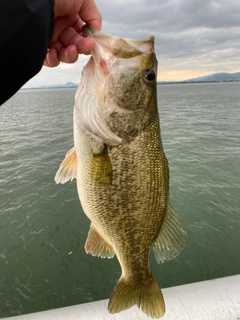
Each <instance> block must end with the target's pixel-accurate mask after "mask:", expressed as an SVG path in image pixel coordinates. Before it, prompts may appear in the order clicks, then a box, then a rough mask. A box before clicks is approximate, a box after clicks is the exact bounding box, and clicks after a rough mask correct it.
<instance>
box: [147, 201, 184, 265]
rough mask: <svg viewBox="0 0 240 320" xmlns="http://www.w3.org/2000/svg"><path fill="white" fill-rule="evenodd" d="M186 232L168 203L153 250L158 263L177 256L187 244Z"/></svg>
mask: <svg viewBox="0 0 240 320" xmlns="http://www.w3.org/2000/svg"><path fill="white" fill-rule="evenodd" d="M185 237H186V232H185V231H184V229H183V226H182V223H181V221H180V219H179V218H178V216H177V215H176V213H175V212H174V210H173V208H172V206H171V205H170V204H168V206H167V212H166V215H165V218H164V221H163V224H162V227H161V229H160V232H159V234H158V236H157V238H156V239H155V242H154V243H153V252H154V254H155V258H156V260H157V263H163V262H165V261H169V260H171V259H173V258H175V257H176V256H177V255H178V254H179V253H180V252H181V251H182V249H183V247H184V246H185V243H186V240H185Z"/></svg>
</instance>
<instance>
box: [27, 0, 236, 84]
mask: <svg viewBox="0 0 240 320" xmlns="http://www.w3.org/2000/svg"><path fill="white" fill-rule="evenodd" d="M96 3H97V5H98V7H99V9H100V12H101V14H102V17H103V31H105V32H108V33H111V34H113V35H118V36H122V37H127V38H136V39H142V38H147V37H149V36H150V35H154V36H155V51H156V54H157V58H158V61H159V79H160V80H184V79H188V78H189V77H191V74H194V76H196V75H197V76H201V75H205V74H210V73H214V72H224V71H225V72H234V71H239V70H240V58H239V57H240V1H239V0H232V1H231V2H229V0H216V1H213V0H201V1H200V0H161V1H160V0H115V1H112V0H96ZM85 63H86V57H83V56H81V57H80V58H79V61H78V62H77V63H75V64H74V65H72V66H71V65H68V66H59V67H58V68H56V69H51V70H50V69H48V70H46V68H44V69H43V70H42V71H41V72H40V74H39V75H38V76H37V77H35V78H34V80H32V81H38V82H41V81H43V80H44V81H48V82H49V81H51V83H56V81H57V83H58V82H60V81H62V83H64V82H67V81H73V82H78V81H79V79H80V76H79V74H80V71H81V69H82V67H83V65H84V64H85ZM166 76H167V78H164V77H166ZM37 79H39V80H37ZM40 80H41V81H40Z"/></svg>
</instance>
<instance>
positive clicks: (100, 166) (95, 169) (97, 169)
mask: <svg viewBox="0 0 240 320" xmlns="http://www.w3.org/2000/svg"><path fill="white" fill-rule="evenodd" d="M92 154H93V159H92V177H93V179H94V181H95V182H97V183H103V184H111V183H112V164H111V160H110V158H109V155H108V151H107V147H106V146H105V145H104V144H103V145H102V148H101V150H100V151H99V150H97V151H96V150H92Z"/></svg>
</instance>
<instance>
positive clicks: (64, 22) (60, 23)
mask: <svg viewBox="0 0 240 320" xmlns="http://www.w3.org/2000/svg"><path fill="white" fill-rule="evenodd" d="M72 25H76V26H77V27H78V29H79V28H81V27H82V25H83V22H81V20H80V18H79V16H78V15H75V16H65V17H60V18H57V19H55V20H54V32H53V35H52V39H51V42H57V41H58V38H59V35H60V34H61V33H62V32H63V31H64V30H65V29H67V28H68V27H69V26H72Z"/></svg>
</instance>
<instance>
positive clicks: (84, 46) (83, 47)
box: [59, 27, 95, 54]
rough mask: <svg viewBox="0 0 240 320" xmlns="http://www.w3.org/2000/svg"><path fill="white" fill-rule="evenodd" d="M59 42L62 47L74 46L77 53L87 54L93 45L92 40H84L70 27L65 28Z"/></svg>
mask: <svg viewBox="0 0 240 320" xmlns="http://www.w3.org/2000/svg"><path fill="white" fill-rule="evenodd" d="M59 40H60V42H61V43H62V45H63V46H64V47H68V46H70V45H72V44H74V45H75V46H76V47H77V51H78V53H79V54H80V53H84V54H87V53H88V52H89V51H90V50H92V48H93V47H94V45H95V41H94V39H92V38H84V37H83V36H81V35H80V34H78V33H77V32H76V30H75V29H73V28H72V27H69V28H67V29H66V30H65V31H64V32H62V34H61V35H60V37H59Z"/></svg>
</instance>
